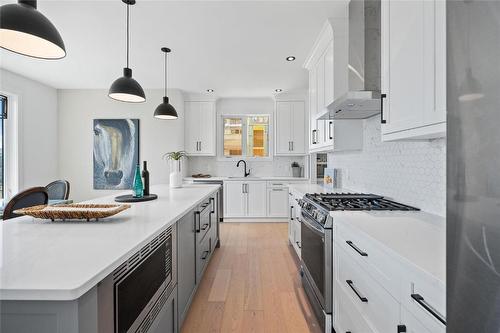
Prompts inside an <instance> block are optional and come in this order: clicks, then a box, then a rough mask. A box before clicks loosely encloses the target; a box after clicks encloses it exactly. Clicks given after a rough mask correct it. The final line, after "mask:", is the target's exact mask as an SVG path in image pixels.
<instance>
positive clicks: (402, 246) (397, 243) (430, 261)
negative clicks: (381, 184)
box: [330, 211, 446, 283]
mask: <svg viewBox="0 0 500 333" xmlns="http://www.w3.org/2000/svg"><path fill="white" fill-rule="evenodd" d="M330 215H331V216H332V217H333V223H334V224H336V223H342V224H343V225H345V226H346V227H349V228H351V230H353V228H354V229H355V230H357V231H359V232H362V233H364V234H366V235H368V236H369V237H370V238H372V239H374V240H375V241H377V242H379V243H381V244H382V245H384V246H385V247H386V248H387V249H388V250H390V251H392V252H393V254H395V255H396V256H398V257H399V258H400V259H401V260H403V261H404V262H407V263H409V264H411V265H414V266H416V267H417V268H419V269H420V270H423V271H424V272H426V273H429V274H431V275H433V276H434V277H435V278H437V279H438V280H440V281H441V282H443V283H446V222H445V218H443V217H441V216H436V215H432V214H428V213H425V212H396V211H392V212H390V211H382V212H381V211H379V212H359V211H358V212H353V211H336V212H330Z"/></svg>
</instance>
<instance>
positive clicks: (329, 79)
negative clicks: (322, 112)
mask: <svg viewBox="0 0 500 333" xmlns="http://www.w3.org/2000/svg"><path fill="white" fill-rule="evenodd" d="M333 82H334V71H333V41H332V42H330V44H328V47H327V49H326V52H325V106H327V105H329V104H331V103H332V102H333V100H334V98H335V97H334V96H335V95H334V86H333Z"/></svg>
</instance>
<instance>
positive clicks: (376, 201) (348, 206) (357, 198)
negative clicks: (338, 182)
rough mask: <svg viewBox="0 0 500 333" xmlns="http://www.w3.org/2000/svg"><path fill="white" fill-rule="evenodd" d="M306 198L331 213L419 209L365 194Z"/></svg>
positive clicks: (334, 194) (317, 195)
mask: <svg viewBox="0 0 500 333" xmlns="http://www.w3.org/2000/svg"><path fill="white" fill-rule="evenodd" d="M306 198H308V199H309V200H311V201H312V202H314V203H316V204H318V205H320V206H322V207H323V208H324V209H327V210H329V211H335V210H369V211H375V210H379V211H384V210H389V211H415V210H419V209H418V208H415V207H411V206H408V205H404V204H400V203H398V202H395V201H392V200H388V199H385V198H384V197H383V196H380V195H375V194H365V193H314V194H306Z"/></svg>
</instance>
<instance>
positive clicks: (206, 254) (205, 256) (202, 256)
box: [201, 251, 210, 260]
mask: <svg viewBox="0 0 500 333" xmlns="http://www.w3.org/2000/svg"><path fill="white" fill-rule="evenodd" d="M209 253H210V251H205V252H203V254H202V255H201V259H202V260H205V259H207V257H208V254H209Z"/></svg>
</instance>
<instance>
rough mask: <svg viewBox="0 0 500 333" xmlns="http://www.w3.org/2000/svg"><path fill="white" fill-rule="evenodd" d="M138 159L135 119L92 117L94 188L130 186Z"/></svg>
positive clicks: (107, 188)
mask: <svg viewBox="0 0 500 333" xmlns="http://www.w3.org/2000/svg"><path fill="white" fill-rule="evenodd" d="M138 163H139V119H94V189H96V190H124V189H131V188H132V186H133V182H134V175H135V168H136V166H137V164H138Z"/></svg>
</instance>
